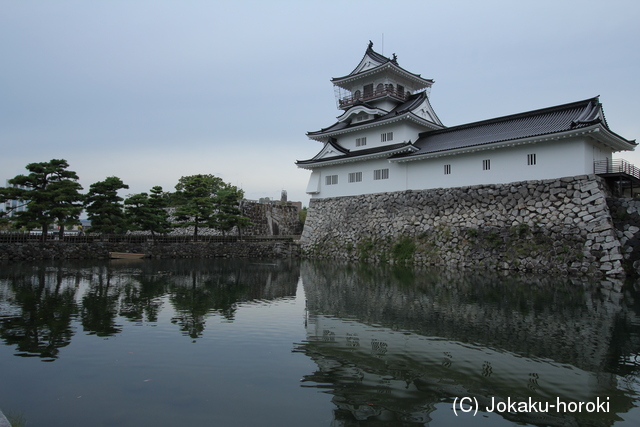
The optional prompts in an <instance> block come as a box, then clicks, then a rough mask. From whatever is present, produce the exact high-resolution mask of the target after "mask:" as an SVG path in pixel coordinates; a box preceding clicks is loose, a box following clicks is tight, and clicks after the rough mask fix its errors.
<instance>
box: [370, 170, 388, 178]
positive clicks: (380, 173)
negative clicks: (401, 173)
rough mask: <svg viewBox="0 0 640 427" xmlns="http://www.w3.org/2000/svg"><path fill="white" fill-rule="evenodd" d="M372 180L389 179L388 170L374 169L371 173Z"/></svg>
mask: <svg viewBox="0 0 640 427" xmlns="http://www.w3.org/2000/svg"><path fill="white" fill-rule="evenodd" d="M373 179H375V180H378V179H389V169H376V170H374V171H373Z"/></svg>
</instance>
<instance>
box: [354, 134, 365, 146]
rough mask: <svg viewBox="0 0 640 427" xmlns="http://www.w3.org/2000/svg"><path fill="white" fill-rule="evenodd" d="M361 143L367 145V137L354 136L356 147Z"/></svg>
mask: <svg viewBox="0 0 640 427" xmlns="http://www.w3.org/2000/svg"><path fill="white" fill-rule="evenodd" d="M363 145H367V137H366V136H363V137H362V138H356V147H362V146H363Z"/></svg>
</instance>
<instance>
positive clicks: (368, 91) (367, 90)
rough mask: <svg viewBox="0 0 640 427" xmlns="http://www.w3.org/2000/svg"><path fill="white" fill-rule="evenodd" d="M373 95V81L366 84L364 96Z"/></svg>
mask: <svg viewBox="0 0 640 427" xmlns="http://www.w3.org/2000/svg"><path fill="white" fill-rule="evenodd" d="M368 96H373V83H372V84H370V85H364V97H365V98H366V97H368Z"/></svg>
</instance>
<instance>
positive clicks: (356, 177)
mask: <svg viewBox="0 0 640 427" xmlns="http://www.w3.org/2000/svg"><path fill="white" fill-rule="evenodd" d="M349 182H362V172H351V173H349Z"/></svg>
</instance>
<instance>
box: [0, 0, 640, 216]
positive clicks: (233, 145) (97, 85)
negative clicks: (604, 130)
mask: <svg viewBox="0 0 640 427" xmlns="http://www.w3.org/2000/svg"><path fill="white" fill-rule="evenodd" d="M639 23H640V2H638V1H637V0H627V1H617V0H610V1H607V2H602V1H591V0H582V1H573V0H563V1H558V0H555V1H541V0H538V1H531V2H530V1H513V0H510V1H489V0H483V1H477V0H473V1H455V0H446V1H426V0H425V1H395V2H393V3H392V2H389V1H381V2H377V1H355V0H351V1H327V0H325V1H322V2H315V1H313V2H312V1H304V0H298V1H239V0H235V1H185V0H182V1H158V0H153V1H141V0H139V1H135V0H127V1H100V2H98V1H62V0H47V1H44V0H43V1H28V0H0V185H4V182H5V179H8V178H12V177H14V176H15V175H17V174H20V173H24V172H25V171H24V166H25V165H26V164H27V163H31V162H42V161H48V160H50V159H53V158H58V159H60V158H62V159H66V160H67V161H68V162H69V163H70V169H71V170H75V171H76V172H77V173H78V175H79V176H80V182H81V184H82V185H83V186H84V188H85V190H86V189H88V187H89V185H90V184H91V183H93V182H96V181H100V180H103V179H104V178H106V177H108V176H114V175H115V176H118V177H120V178H121V179H122V180H123V181H124V182H125V183H127V184H129V186H130V189H129V190H128V191H125V192H123V194H122V195H126V194H130V193H139V192H142V191H148V190H149V189H150V188H151V187H152V186H154V185H161V186H162V187H163V188H164V189H165V190H171V191H173V190H174V186H175V184H176V183H177V181H178V179H179V178H180V177H181V176H185V175H194V174H214V175H217V176H219V177H221V178H222V179H224V180H225V181H227V182H230V183H232V184H234V185H237V186H239V187H242V188H243V189H244V190H245V195H246V197H247V198H249V199H257V198H259V197H272V198H273V197H275V198H279V197H280V191H281V190H283V189H284V190H287V191H288V194H289V200H302V201H303V202H304V204H305V205H306V204H307V203H308V200H309V197H308V196H307V195H306V194H305V192H304V191H305V188H306V184H307V180H308V177H309V173H310V172H309V171H306V170H303V169H298V168H296V166H295V164H294V163H295V161H296V160H304V159H308V158H310V157H312V156H313V155H315V154H316V153H317V152H318V151H319V150H320V148H321V144H320V143H319V142H316V141H312V140H309V139H308V138H307V137H306V135H305V133H306V132H307V131H315V130H318V129H320V128H323V127H327V126H329V125H331V124H333V123H334V122H335V118H336V116H338V115H339V113H340V112H339V111H338V110H337V109H336V103H335V98H334V92H333V87H332V84H331V83H330V81H329V80H330V79H331V77H339V76H343V75H345V74H348V73H349V72H351V70H353V68H354V67H355V66H356V65H357V64H358V62H359V61H360V59H361V58H362V56H363V54H364V52H365V50H366V47H367V44H368V42H369V40H371V41H373V43H374V49H375V50H376V51H378V52H380V53H383V54H384V55H386V56H390V55H392V54H393V53H396V54H397V55H398V63H399V64H400V66H402V67H404V68H405V69H407V70H409V71H411V72H414V73H419V74H421V75H422V76H423V77H425V78H431V79H434V80H435V81H436V83H435V85H434V86H433V89H432V91H431V103H432V105H433V107H434V109H435V111H436V113H437V114H438V116H439V117H440V119H441V120H442V121H443V122H444V124H445V125H447V126H453V125H458V124H462V123H468V122H473V121H477V120H483V119H488V118H492V117H497V116H502V115H508V114H514V113H519V112H523V111H528V110H533V109H537V108H544V107H549V106H553V105H557V104H563V103H568V102H573V101H578V100H583V99H587V98H590V97H593V96H596V95H600V100H601V102H602V103H603V104H604V110H605V114H606V117H607V120H608V123H609V125H610V127H611V128H612V130H613V131H614V132H616V133H618V134H620V135H622V136H623V137H625V138H627V139H640V102H639V100H640V26H639ZM639 151H640V150H639ZM616 156H617V157H622V158H625V159H627V160H629V161H631V162H633V163H635V164H636V165H637V166H640V152H638V153H635V152H634V153H617V154H616Z"/></svg>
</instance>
